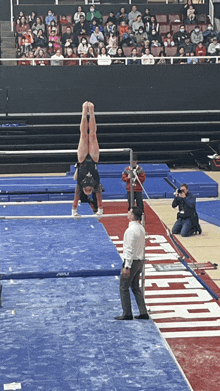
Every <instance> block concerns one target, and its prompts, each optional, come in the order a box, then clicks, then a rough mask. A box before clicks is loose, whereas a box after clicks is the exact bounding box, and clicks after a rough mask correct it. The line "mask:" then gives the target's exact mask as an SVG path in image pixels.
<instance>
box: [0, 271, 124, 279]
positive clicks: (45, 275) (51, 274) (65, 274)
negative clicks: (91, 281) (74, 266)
mask: <svg viewBox="0 0 220 391" xmlns="http://www.w3.org/2000/svg"><path fill="white" fill-rule="evenodd" d="M120 273H121V269H109V270H108V269H107V270H77V271H59V272H28V273H11V274H0V280H29V279H37V278H39V279H43V278H67V277H84V278H86V277H105V276H119V275H120Z"/></svg>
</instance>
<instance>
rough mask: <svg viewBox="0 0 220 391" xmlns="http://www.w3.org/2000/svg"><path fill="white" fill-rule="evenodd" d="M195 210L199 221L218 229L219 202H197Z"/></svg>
mask: <svg viewBox="0 0 220 391" xmlns="http://www.w3.org/2000/svg"><path fill="white" fill-rule="evenodd" d="M196 210H197V212H198V215H199V218H200V219H201V220H204V221H207V222H208V223H211V224H215V225H218V226H219V227H220V200H216V201H201V202H197V204H196Z"/></svg>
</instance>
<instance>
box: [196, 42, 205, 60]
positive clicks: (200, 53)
mask: <svg viewBox="0 0 220 391" xmlns="http://www.w3.org/2000/svg"><path fill="white" fill-rule="evenodd" d="M196 56H198V57H203V56H206V47H205V45H203V43H202V42H199V43H198V45H197V47H196ZM199 62H200V63H203V62H205V59H204V58H203V59H199Z"/></svg>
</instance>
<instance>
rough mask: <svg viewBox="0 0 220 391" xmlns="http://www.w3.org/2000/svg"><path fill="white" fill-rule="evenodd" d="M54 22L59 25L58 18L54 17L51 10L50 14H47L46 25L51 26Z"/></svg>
mask: <svg viewBox="0 0 220 391" xmlns="http://www.w3.org/2000/svg"><path fill="white" fill-rule="evenodd" d="M52 20H54V21H55V22H56V23H57V18H56V16H54V13H53V12H52V11H51V10H49V11H48V14H47V16H46V18H45V23H46V25H50V23H51V22H52Z"/></svg>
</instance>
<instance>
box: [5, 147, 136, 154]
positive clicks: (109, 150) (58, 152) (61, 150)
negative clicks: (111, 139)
mask: <svg viewBox="0 0 220 391" xmlns="http://www.w3.org/2000/svg"><path fill="white" fill-rule="evenodd" d="M131 151H132V149H131V148H115V149H100V150H99V152H104V153H111V152H113V153H114V152H130V153H131ZM77 152H78V149H57V150H50V149H49V150H48V149H45V150H44V149H42V150H39V149H36V150H31V151H0V155H35V154H36V155H44V154H61V153H63V154H66V153H77Z"/></svg>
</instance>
